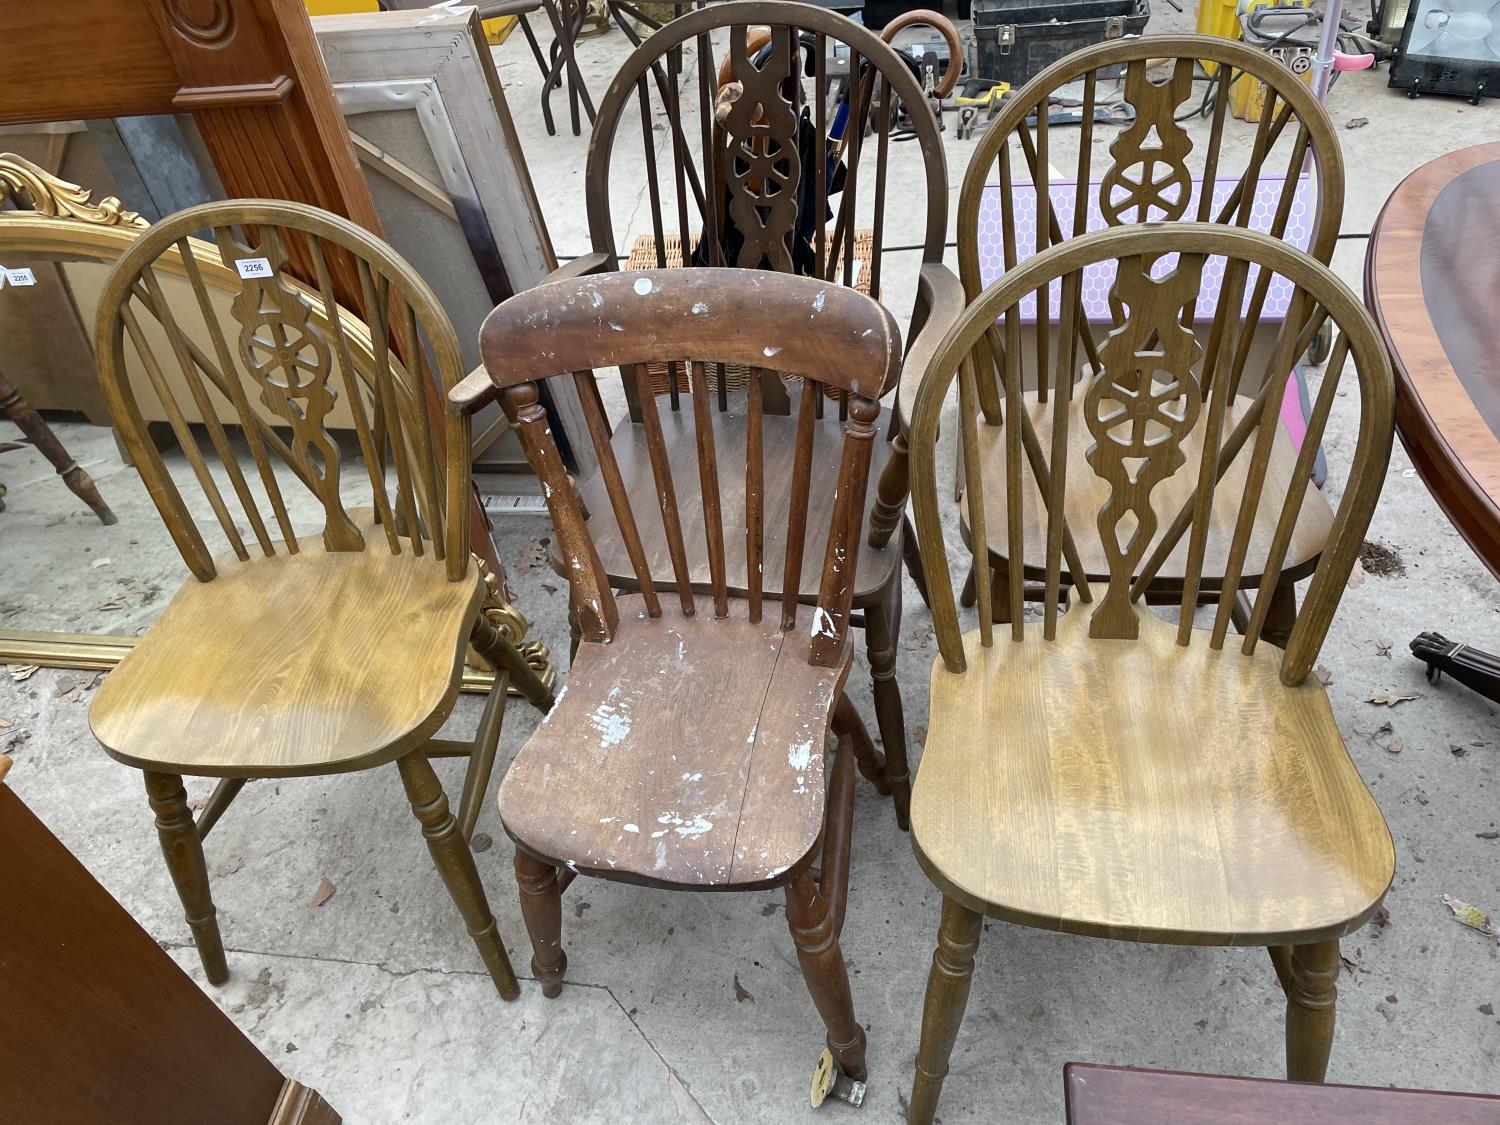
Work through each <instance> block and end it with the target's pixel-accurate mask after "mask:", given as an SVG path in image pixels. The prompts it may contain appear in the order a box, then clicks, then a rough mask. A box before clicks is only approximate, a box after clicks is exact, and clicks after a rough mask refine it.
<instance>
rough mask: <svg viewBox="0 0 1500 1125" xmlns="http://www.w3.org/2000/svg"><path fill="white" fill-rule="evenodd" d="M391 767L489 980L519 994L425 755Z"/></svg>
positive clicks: (510, 994)
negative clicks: (393, 768) (482, 961)
mask: <svg viewBox="0 0 1500 1125" xmlns="http://www.w3.org/2000/svg"><path fill="white" fill-rule="evenodd" d="M396 766H397V768H398V769H400V771H401V782H402V784H403V785H405V786H406V796H407V799H408V800H409V801H410V802H411V811H412V812H413V813H414V814H415V815H416V818H417V820H418V821H420V822H421V824H422V835H423V836H424V837H425V838H426V840H427V849H428V851H430V852H431V853H432V862H433V864H434V865H435V866H436V867H437V869H438V874H439V875H441V876H442V878H443V883H444V885H445V886H446V887H447V888H448V893H449V894H450V895H451V896H452V897H453V902H454V905H456V906H457V907H458V912H459V913H460V914H462V915H463V919H464V925H465V926H466V927H468V930H469V937H471V938H472V939H473V940H474V946H475V948H477V949H478V950H479V956H480V957H481V958H483V959H484V966H485V968H486V969H488V970H489V972H490V979H491V980H493V981H494V982H495V988H496V989H498V990H499V992H500V995H501V997H502V998H504V999H506V1000H514V999H515V998H516V997H518V996H520V995H521V988H520V986H519V985H518V984H516V974H515V972H514V971H513V970H512V969H511V967H510V958H509V957H507V956H506V955H505V946H504V945H502V944H501V942H500V933H499V930H498V929H497V928H496V926H495V916H494V915H493V914H491V913H490V904H489V901H488V900H487V899H486V898H485V897H484V886H483V884H481V883H480V882H479V868H478V867H476V866H475V865H474V853H473V852H471V851H470V850H469V844H468V841H467V840H465V839H464V838H463V835H462V834H461V833H460V832H459V830H458V821H457V820H456V819H455V818H454V816H453V813H452V812H450V811H449V809H448V797H447V795H446V794H445V793H444V792H443V787H442V785H441V784H440V783H439V782H438V778H437V774H436V773H434V772H433V769H432V763H431V762H429V761H428V760H427V755H425V754H423V753H422V751H420V750H416V751H413V752H412V753H410V754H408V755H406V757H404V758H401V759H398V760H397V762H396Z"/></svg>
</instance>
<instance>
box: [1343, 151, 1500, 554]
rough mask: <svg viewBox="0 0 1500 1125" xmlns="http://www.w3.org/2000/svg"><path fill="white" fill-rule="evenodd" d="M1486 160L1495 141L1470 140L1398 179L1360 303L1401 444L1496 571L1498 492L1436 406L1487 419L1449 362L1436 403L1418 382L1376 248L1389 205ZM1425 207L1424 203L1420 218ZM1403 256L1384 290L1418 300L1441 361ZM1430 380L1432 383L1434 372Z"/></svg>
mask: <svg viewBox="0 0 1500 1125" xmlns="http://www.w3.org/2000/svg"><path fill="white" fill-rule="evenodd" d="M1491 161H1500V142H1488V143H1485V144H1480V145H1473V146H1470V147H1469V148H1464V149H1460V150H1458V151H1456V152H1452V153H1448V154H1446V155H1444V156H1441V157H1438V158H1437V159H1435V160H1431V161H1428V162H1427V163H1426V164H1423V165H1422V166H1421V167H1419V168H1416V169H1414V170H1413V171H1412V172H1410V173H1409V174H1408V175H1407V176H1406V177H1404V178H1403V179H1402V180H1401V182H1400V183H1399V184H1397V185H1396V188H1395V190H1394V191H1392V192H1391V194H1390V197H1389V198H1388V199H1387V200H1386V201H1385V204H1384V205H1383V206H1382V207H1381V209H1380V214H1379V215H1378V216H1377V218H1376V220H1375V225H1374V227H1373V228H1372V229H1371V231H1370V241H1369V245H1368V247H1367V249H1366V251H1365V268H1364V282H1365V293H1364V298H1365V306H1366V307H1367V308H1368V309H1369V310H1370V314H1371V316H1372V317H1373V318H1374V320H1375V324H1376V328H1377V329H1378V331H1379V333H1380V337H1381V340H1382V342H1383V343H1384V344H1385V347H1386V351H1387V352H1388V353H1389V355H1390V358H1391V367H1392V370H1393V373H1394V375H1395V379H1396V392H1397V393H1396V428H1397V432H1398V433H1399V434H1400V435H1401V444H1402V446H1403V447H1404V448H1405V449H1406V452H1407V454H1408V456H1410V458H1411V461H1412V465H1413V466H1414V467H1415V468H1416V470H1417V473H1418V475H1419V476H1420V477H1421V478H1422V482H1423V483H1424V484H1425V485H1426V486H1427V490H1428V492H1430V493H1431V495H1432V497H1433V499H1434V500H1435V501H1436V502H1437V504H1438V507H1440V508H1441V509H1442V510H1443V514H1444V515H1445V516H1447V518H1448V520H1449V522H1450V523H1451V524H1452V525H1453V527H1454V528H1455V530H1457V531H1458V533H1459V534H1460V535H1461V536H1462V537H1463V539H1464V541H1465V542H1466V543H1468V544H1469V546H1470V547H1471V548H1473V550H1474V552H1475V554H1477V555H1478V556H1479V558H1480V560H1481V561H1482V562H1483V563H1484V564H1485V566H1487V567H1488V568H1489V570H1490V572H1491V573H1492V574H1494V575H1495V576H1496V577H1497V578H1500V497H1497V496H1495V495H1491V493H1490V492H1489V490H1487V489H1486V488H1485V486H1484V485H1482V484H1481V483H1480V482H1479V480H1478V479H1476V478H1475V476H1474V475H1473V472H1472V471H1471V470H1470V468H1469V467H1468V466H1467V465H1466V464H1465V463H1464V462H1463V460H1462V459H1461V458H1460V457H1459V456H1458V455H1457V453H1456V452H1455V450H1454V448H1453V446H1452V444H1451V443H1450V442H1449V440H1448V439H1447V437H1446V436H1444V433H1443V431H1442V429H1441V428H1440V426H1439V422H1438V418H1437V417H1435V416H1434V410H1435V409H1436V410H1437V411H1438V413H1439V415H1441V416H1442V418H1443V420H1444V421H1447V422H1450V423H1451V422H1455V421H1464V422H1469V423H1471V424H1477V425H1479V426H1481V427H1483V428H1484V429H1486V430H1488V429H1489V427H1488V424H1487V423H1486V422H1485V421H1484V419H1483V418H1482V417H1481V416H1480V415H1479V413H1478V411H1477V409H1476V408H1475V407H1474V404H1473V401H1472V400H1471V399H1470V398H1469V395H1468V391H1467V389H1466V388H1465V387H1464V386H1463V384H1462V381H1461V380H1460V379H1459V378H1458V375H1457V373H1456V372H1453V371H1452V370H1451V368H1449V369H1448V371H1447V373H1446V378H1447V379H1449V380H1452V381H1453V383H1455V384H1456V387H1455V388H1454V393H1452V394H1450V395H1449V396H1448V402H1447V403H1446V404H1441V405H1440V404H1429V401H1428V399H1426V398H1424V397H1423V395H1422V390H1421V387H1420V385H1419V382H1418V380H1417V379H1415V378H1413V377H1412V375H1411V373H1410V371H1409V370H1408V369H1407V365H1406V363H1405V362H1404V361H1403V358H1402V354H1401V350H1400V348H1399V346H1398V342H1397V339H1396V336H1395V334H1393V332H1392V329H1391V326H1390V324H1389V323H1388V321H1387V319H1386V316H1385V311H1384V306H1383V299H1382V293H1381V291H1380V287H1379V280H1380V278H1379V275H1380V272H1381V270H1380V267H1381V265H1382V264H1383V262H1382V260H1381V251H1382V249H1383V246H1384V245H1385V244H1384V242H1383V239H1382V236H1383V235H1385V234H1386V233H1387V232H1386V230H1385V229H1384V228H1385V224H1386V221H1387V219H1388V217H1389V215H1390V214H1391V211H1392V209H1393V207H1395V208H1398V209H1401V208H1406V207H1409V206H1411V201H1410V200H1409V199H1408V198H1407V196H1408V195H1410V194H1412V193H1414V192H1417V191H1421V190H1431V191H1432V198H1433V199H1434V200H1435V199H1436V198H1437V196H1438V195H1439V194H1441V192H1442V190H1443V188H1445V187H1447V185H1448V184H1450V183H1452V182H1453V180H1455V179H1457V178H1458V177H1459V176H1460V175H1462V174H1463V173H1465V172H1467V171H1469V170H1471V169H1472V168H1476V167H1479V166H1480V165H1482V164H1485V163H1489V162H1491ZM1439 177H1443V178H1441V179H1439ZM1429 210H1430V205H1429ZM1426 214H1427V212H1426V211H1424V212H1423V218H1424V219H1425V216H1426ZM1420 245H1421V239H1420V237H1418V238H1417V246H1418V247H1420ZM1404 264H1405V266H1406V269H1405V270H1404V271H1397V272H1396V274H1395V276H1399V277H1402V278H1404V279H1406V280H1407V281H1408V282H1409V284H1411V285H1413V286H1414V287H1413V288H1411V289H1410V290H1409V291H1408V290H1405V289H1403V290H1402V291H1400V292H1397V293H1394V294H1393V293H1390V292H1387V293H1386V294H1385V297H1386V298H1387V299H1389V298H1392V297H1395V298H1397V299H1404V300H1407V301H1410V302H1413V304H1414V305H1415V306H1419V307H1420V308H1421V312H1422V322H1423V324H1424V325H1425V337H1426V339H1423V340H1421V341H1420V342H1421V343H1423V344H1425V345H1426V347H1427V348H1428V349H1429V350H1435V352H1436V354H1437V355H1438V356H1441V357H1442V361H1443V362H1444V363H1445V364H1446V363H1447V352H1446V350H1445V349H1444V347H1443V343H1442V341H1441V339H1439V338H1438V335H1437V332H1436V329H1435V328H1434V327H1433V326H1432V323H1431V321H1430V320H1429V319H1427V316H1426V305H1425V302H1424V301H1423V300H1422V299H1421V288H1420V286H1421V271H1420V268H1419V267H1420V259H1418V260H1416V261H1412V262H1407V263H1404ZM1407 336H1408V342H1409V343H1410V342H1412V341H1411V338H1410V334H1409V333H1408V334H1407ZM1427 381H1428V382H1429V383H1430V382H1431V377H1429V378H1428V380H1427ZM1429 389H1431V388H1429ZM1497 445H1500V439H1497ZM1486 529H1488V534H1487V533H1486Z"/></svg>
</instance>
